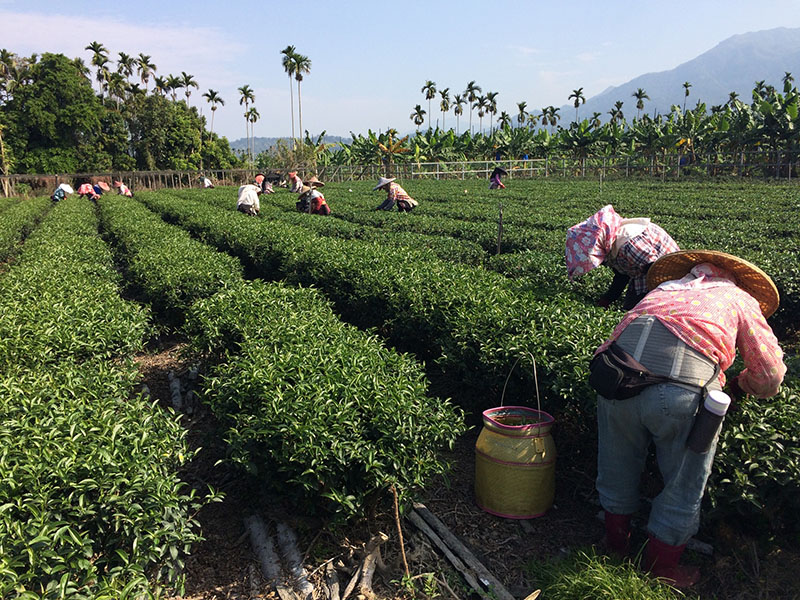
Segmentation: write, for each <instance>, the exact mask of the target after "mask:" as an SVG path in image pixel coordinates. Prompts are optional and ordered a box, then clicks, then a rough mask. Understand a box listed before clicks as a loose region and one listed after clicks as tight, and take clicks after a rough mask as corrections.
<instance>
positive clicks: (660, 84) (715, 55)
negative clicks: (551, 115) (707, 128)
mask: <svg viewBox="0 0 800 600" xmlns="http://www.w3.org/2000/svg"><path fill="white" fill-rule="evenodd" d="M787 71H788V72H790V73H793V74H794V75H795V76H796V77H797V79H800V29H788V28H785V27H780V28H777V29H769V30H766V31H756V32H751V33H743V34H740V35H734V36H732V37H730V38H728V39H726V40H724V41H722V42H720V43H719V44H718V45H717V46H715V47H714V48H712V49H711V50H709V51H708V52H704V53H703V54H701V55H700V56H698V57H697V58H694V59H692V60H690V61H688V62H685V63H683V64H681V65H679V66H677V67H675V68H674V69H672V70H669V71H661V72H658V73H647V74H645V75H640V76H639V77H636V78H635V79H632V80H630V81H629V82H627V83H624V84H622V85H619V86H616V87H610V88H608V89H606V90H605V91H603V92H601V93H600V94H597V95H596V96H592V97H591V98H588V99H587V100H586V103H585V104H582V105H581V106H580V108H579V109H578V118H579V119H586V118H588V117H590V116H591V115H592V113H594V112H599V113H601V114H602V115H603V117H602V119H603V121H607V120H608V111H609V110H610V109H611V108H612V107H613V106H614V103H615V102H616V101H617V100H622V102H623V103H624V104H623V106H622V112H623V113H624V114H625V118H626V119H627V120H629V121H630V120H631V119H632V118H633V117H635V116H636V99H635V98H634V97H633V96H632V94H633V93H634V92H635V91H636V90H638V89H639V88H642V89H643V90H644V91H645V92H646V93H647V95H648V96H649V97H650V99H649V100H645V101H644V110H643V111H642V112H643V113H648V114H651V115H652V114H653V113H654V112H659V113H661V114H667V113H669V111H670V107H671V106H672V105H673V104H677V105H678V106H680V107H683V102H684V87H683V83H684V82H685V81H688V82H689V83H690V84H692V85H691V87H690V88H689V97H688V98H685V100H686V108H687V110H688V109H689V108H694V107H695V106H696V105H697V102H698V101H700V102H704V103H705V104H706V108H707V109H710V108H711V106H713V105H715V104H725V103H726V102H727V101H728V100H729V98H730V93H731V92H736V93H737V94H739V99H740V100H742V101H743V102H745V103H750V102H751V101H752V92H753V87H755V85H754V84H755V82H756V81H761V80H763V81H765V82H766V84H767V85H773V86H775V87H776V88H778V89H779V90H782V89H783V83H782V79H783V76H784V74H785V73H786V72H787ZM559 114H560V115H561V124H562V126H564V127H566V126H567V124H569V123H570V122H572V120H573V119H574V118H575V106H574V105H573V104H565V105H564V106H562V107H561V110H560V111H559Z"/></svg>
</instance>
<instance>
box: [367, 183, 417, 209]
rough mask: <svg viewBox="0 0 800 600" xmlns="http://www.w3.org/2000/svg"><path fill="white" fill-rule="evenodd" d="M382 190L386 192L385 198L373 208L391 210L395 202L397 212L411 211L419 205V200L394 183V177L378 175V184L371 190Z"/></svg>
mask: <svg viewBox="0 0 800 600" xmlns="http://www.w3.org/2000/svg"><path fill="white" fill-rule="evenodd" d="M376 190H383V191H385V192H386V200H384V201H383V203H382V204H381V205H380V206H378V207H376V208H375V210H392V209H393V208H394V205H395V204H397V211H398V212H411V211H412V210H414V208H416V207H417V206H418V205H419V202H417V201H416V200H414V199H413V198H412V197H411V196H409V195H408V193H407V192H406V191H405V190H404V189H403V188H402V187H400V184H398V183H395V178H394V177H379V178H378V184H377V185H376V186H375V187H374V188H372V191H373V192H374V191H376Z"/></svg>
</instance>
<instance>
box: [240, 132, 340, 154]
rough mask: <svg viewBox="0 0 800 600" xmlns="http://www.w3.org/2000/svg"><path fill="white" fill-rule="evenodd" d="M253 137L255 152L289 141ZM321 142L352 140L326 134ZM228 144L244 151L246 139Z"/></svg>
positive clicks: (287, 139)
mask: <svg viewBox="0 0 800 600" xmlns="http://www.w3.org/2000/svg"><path fill="white" fill-rule="evenodd" d="M253 139H254V142H255V151H256V154H258V153H259V152H264V151H265V150H269V149H270V148H272V147H273V146H274V145H275V144H277V143H278V140H283V141H284V142H286V143H289V142H290V138H288V137H286V138H275V137H255V138H253ZM322 142H323V143H324V144H335V143H337V142H338V143H341V142H344V143H346V144H349V143H350V142H352V140H351V139H350V137H342V136H339V135H326V136H325V137H323V138H322ZM230 145H231V149H232V150H233V151H234V152H244V151H245V150H247V139H246V138H239V139H238V140H234V141H232V142H231V143H230Z"/></svg>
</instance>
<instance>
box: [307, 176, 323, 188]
mask: <svg viewBox="0 0 800 600" xmlns="http://www.w3.org/2000/svg"><path fill="white" fill-rule="evenodd" d="M303 183H305V184H306V185H310V186H311V187H325V184H324V183H322V182H321V181H320V180H319V179H317V178H316V176H314V175H312V176H311V177H309V178H308V179H306V180H305V181H304V182H303Z"/></svg>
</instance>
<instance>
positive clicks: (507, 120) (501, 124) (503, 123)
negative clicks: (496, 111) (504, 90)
mask: <svg viewBox="0 0 800 600" xmlns="http://www.w3.org/2000/svg"><path fill="white" fill-rule="evenodd" d="M497 123H498V128H499V129H504V128H506V127H511V116H510V115H509V114H508V113H507V112H506V111H501V112H500V118H499V119H498V120H497Z"/></svg>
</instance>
